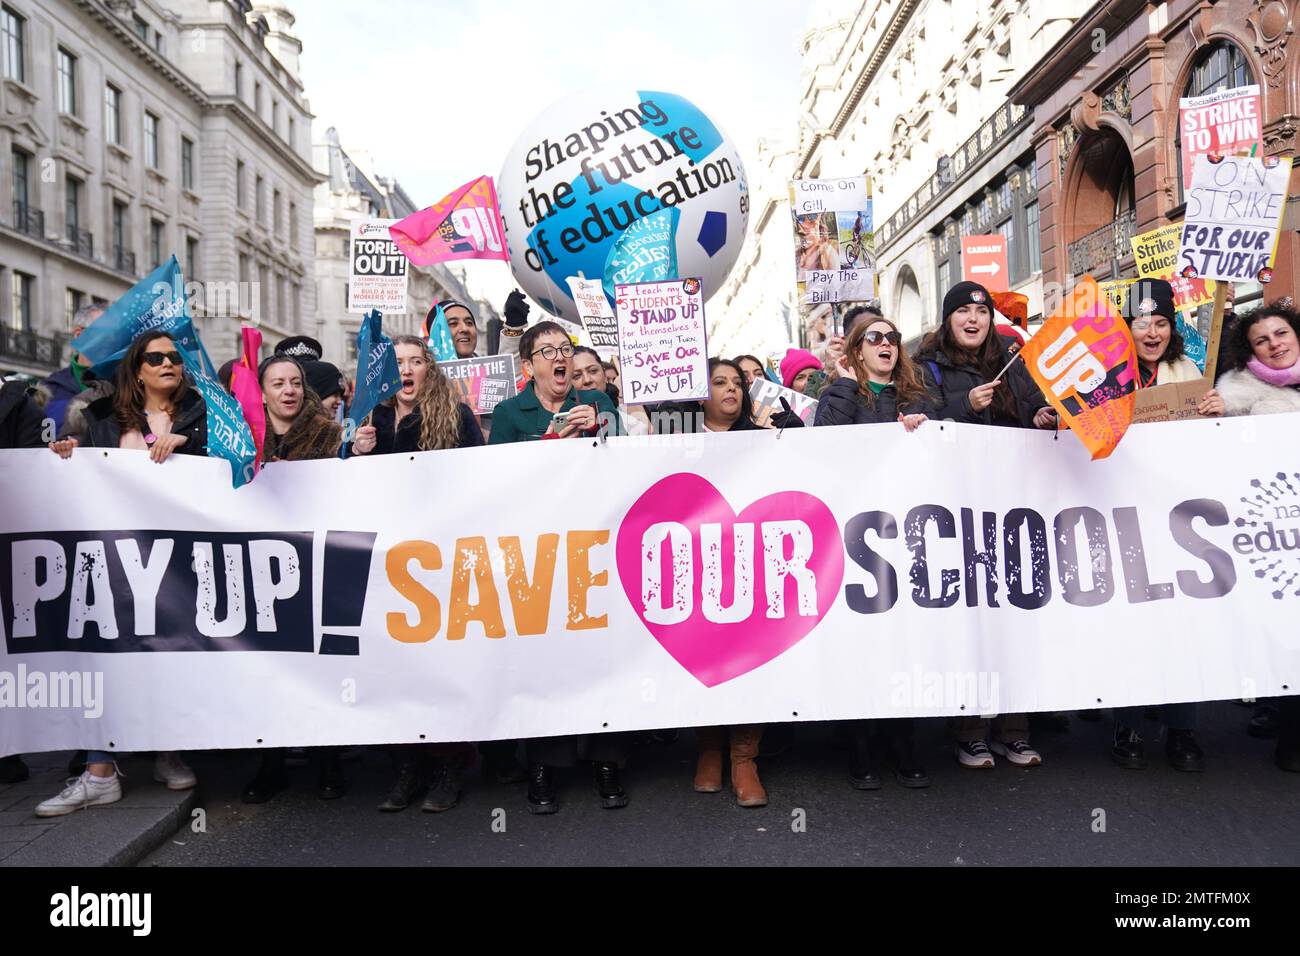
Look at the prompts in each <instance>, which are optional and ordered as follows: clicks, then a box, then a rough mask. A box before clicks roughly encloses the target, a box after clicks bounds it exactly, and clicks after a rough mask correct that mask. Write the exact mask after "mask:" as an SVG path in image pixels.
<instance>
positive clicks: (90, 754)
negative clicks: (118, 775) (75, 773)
mask: <svg viewBox="0 0 1300 956" xmlns="http://www.w3.org/2000/svg"><path fill="white" fill-rule="evenodd" d="M116 759H117V754H110V753H106V752H105V751H103V750H88V751H86V766H90V765H91V764H92V763H112V762H113V761H114V760H116Z"/></svg>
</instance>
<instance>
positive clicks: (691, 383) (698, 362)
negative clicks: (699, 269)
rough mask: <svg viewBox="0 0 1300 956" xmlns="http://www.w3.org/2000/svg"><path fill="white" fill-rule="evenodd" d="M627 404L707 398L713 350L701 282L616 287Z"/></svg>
mask: <svg viewBox="0 0 1300 956" xmlns="http://www.w3.org/2000/svg"><path fill="white" fill-rule="evenodd" d="M614 304H615V306H616V309H615V312H616V315H617V318H618V352H619V357H620V359H621V363H622V366H621V367H622V377H623V401H624V402H625V403H626V404H628V405H647V404H650V403H653V402H682V401H703V400H704V399H706V398H708V397H709V359H708V354H709V349H708V339H707V336H706V334H705V329H704V294H703V291H702V285H701V283H700V280H699V279H693V278H692V279H673V280H670V281H667V282H638V283H635V284H632V285H620V286H618V287H617V294H616V296H615V300H614Z"/></svg>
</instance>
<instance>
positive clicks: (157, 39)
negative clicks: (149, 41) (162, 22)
mask: <svg viewBox="0 0 1300 956" xmlns="http://www.w3.org/2000/svg"><path fill="white" fill-rule="evenodd" d="M153 48H154V50H155V51H156V52H158V53H161V52H162V51H163V35H162V31H161V30H154V31H153Z"/></svg>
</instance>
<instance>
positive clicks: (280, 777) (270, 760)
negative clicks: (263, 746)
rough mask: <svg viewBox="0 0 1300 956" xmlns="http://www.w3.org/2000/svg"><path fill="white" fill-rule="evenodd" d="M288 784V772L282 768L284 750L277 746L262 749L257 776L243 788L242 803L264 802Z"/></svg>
mask: <svg viewBox="0 0 1300 956" xmlns="http://www.w3.org/2000/svg"><path fill="white" fill-rule="evenodd" d="M287 786H289V773H288V771H286V770H285V769H284V751H283V750H282V749H280V748H279V747H276V748H274V749H272V750H263V751H262V762H261V764H259V765H258V768H257V776H255V777H254V778H253V779H252V782H250V783H249V785H248V786H246V787H245V788H244V795H243V801H244V803H266V801H268V800H270V799H271V798H272V797H274V796H275V795H276V794H277V793H279V792H280V791H281V790H283V789H284V788H285V787H287Z"/></svg>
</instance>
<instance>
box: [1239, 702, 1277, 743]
mask: <svg viewBox="0 0 1300 956" xmlns="http://www.w3.org/2000/svg"><path fill="white" fill-rule="evenodd" d="M1278 723H1279V718H1278V714H1277V708H1276V707H1274V706H1273V705H1272V704H1257V705H1256V706H1255V716H1253V717H1251V718H1250V723H1248V724H1247V725H1246V733H1248V734H1250V735H1251V736H1252V737H1258V738H1259V739H1260V740H1272V739H1273V738H1274V737H1276V736H1277V729H1278Z"/></svg>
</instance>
